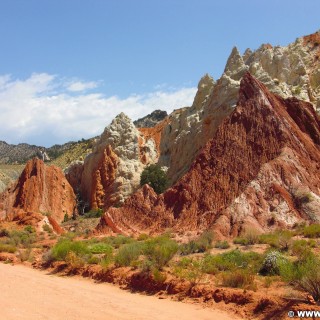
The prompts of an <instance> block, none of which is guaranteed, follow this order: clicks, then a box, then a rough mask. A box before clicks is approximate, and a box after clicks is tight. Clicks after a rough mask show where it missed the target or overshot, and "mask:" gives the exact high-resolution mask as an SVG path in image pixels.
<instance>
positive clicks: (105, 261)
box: [99, 252, 114, 269]
mask: <svg viewBox="0 0 320 320" xmlns="http://www.w3.org/2000/svg"><path fill="white" fill-rule="evenodd" d="M113 261H114V256H113V253H112V252H106V253H105V254H104V256H103V257H102V258H101V260H100V262H99V264H100V265H101V266H102V267H103V268H104V269H106V268H108V267H109V266H110V265H111V264H112V262H113Z"/></svg>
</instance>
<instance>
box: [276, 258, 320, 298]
mask: <svg viewBox="0 0 320 320" xmlns="http://www.w3.org/2000/svg"><path fill="white" fill-rule="evenodd" d="M280 274H281V277H282V279H283V280H284V281H286V282H288V283H290V284H292V285H294V286H295V287H297V288H299V289H301V290H304V291H306V292H308V293H309V294H311V295H312V297H313V298H314V300H315V301H319V300H320V260H319V258H318V257H316V256H315V255H314V254H312V255H309V256H308V257H306V258H305V259H298V260H297V261H294V262H290V261H286V263H282V264H281V266H280Z"/></svg>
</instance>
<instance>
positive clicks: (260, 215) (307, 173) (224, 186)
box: [98, 73, 320, 236]
mask: <svg viewBox="0 0 320 320" xmlns="http://www.w3.org/2000/svg"><path fill="white" fill-rule="evenodd" d="M319 137H320V123H319V117H318V116H317V114H316V112H315V111H314V109H313V106H312V105H311V104H310V103H307V102H303V101H300V100H297V99H296V98H288V99H283V98H281V97H280V96H277V95H274V94H272V93H270V92H269V91H268V90H267V88H266V87H265V86H264V85H263V84H262V83H260V82H259V81H257V80H256V79H255V78H253V77H252V76H251V75H250V74H249V73H246V74H245V76H244V77H243V79H242V81H241V86H240V92H239V99H238V103H237V107H236V108H235V110H234V111H233V112H232V114H231V115H230V116H228V117H227V118H226V119H225V120H224V121H223V122H222V123H221V125H220V126H219V127H218V129H217V130H216V132H215V134H214V136H213V138H212V139H210V140H209V141H208V142H207V144H206V146H205V148H204V149H203V150H202V152H201V153H200V154H199V155H198V156H197V157H196V159H195V161H194V162H193V163H192V165H191V168H190V170H189V171H188V172H187V173H186V174H185V175H184V176H183V177H182V179H181V180H180V181H179V182H178V183H177V184H175V185H174V186H173V187H172V188H170V189H169V190H167V191H166V192H165V193H164V194H162V195H159V196H157V195H156V194H155V193H154V191H153V190H152V189H151V188H150V187H149V186H144V187H143V188H141V189H140V190H139V191H138V192H137V193H135V194H134V195H132V196H131V197H129V198H128V199H127V200H126V201H125V204H124V206H123V207H122V208H121V209H117V208H110V209H109V210H108V211H107V212H106V213H105V215H104V216H103V217H102V219H101V222H100V224H99V226H98V230H100V231H110V230H112V231H115V232H119V231H121V232H127V233H135V232H146V231H151V232H157V231H163V230H164V229H165V228H168V227H170V228H172V227H173V228H175V229H176V230H177V231H183V230H202V229H206V228H213V229H214V230H215V231H216V232H218V233H220V234H222V235H224V236H235V235H237V234H239V233H240V232H241V231H242V230H243V229H244V228H245V227H254V228H255V229H258V230H259V229H260V230H267V229H268V228H273V227H276V226H284V227H290V226H293V225H294V224H295V223H297V222H299V221H301V220H308V221H320V210H319V208H320V197H319V195H320V174H319V172H320V145H319Z"/></svg>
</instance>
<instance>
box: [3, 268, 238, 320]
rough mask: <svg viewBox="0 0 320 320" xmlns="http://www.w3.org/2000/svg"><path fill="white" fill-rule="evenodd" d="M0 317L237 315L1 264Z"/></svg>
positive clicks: (121, 319)
mask: <svg viewBox="0 0 320 320" xmlns="http://www.w3.org/2000/svg"><path fill="white" fill-rule="evenodd" d="M0 318H1V319H6V320H20V319H21V320H24V319H25V320H29V319H32V320H38V319H39V320H45V319H50V320H55V319H57V320H73V319H76V320H82V319H86V320H87V319H90V320H102V319H103V320H128V319H130V320H145V319H153V320H162V319H166V320H174V319H181V320H182V319H183V320H189V319H190V320H191V319H192V320H194V319H197V320H202V319H203V320H204V319H208V320H209V319H210V320H215V319H217V320H231V319H232V320H236V319H237V318H236V317H234V316H231V315H229V314H226V313H223V312H222V311H218V310H212V309H203V308H202V307H201V306H197V305H191V304H185V303H181V302H175V301H171V300H167V299H163V300H160V299H158V298H156V297H153V296H144V295H140V294H132V293H130V292H126V291H124V290H121V289H119V288H117V287H115V286H112V285H111V284H107V283H102V284H97V283H94V282H92V281H89V280H87V279H82V278H65V277H59V276H56V275H48V274H47V273H46V272H41V271H37V270H33V269H31V268H27V267H24V266H19V265H15V266H12V265H8V264H3V263H0Z"/></svg>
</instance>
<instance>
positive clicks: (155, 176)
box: [140, 164, 168, 194]
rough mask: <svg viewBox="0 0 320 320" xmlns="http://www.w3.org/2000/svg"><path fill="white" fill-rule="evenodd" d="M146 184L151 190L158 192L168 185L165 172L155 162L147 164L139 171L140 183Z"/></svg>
mask: <svg viewBox="0 0 320 320" xmlns="http://www.w3.org/2000/svg"><path fill="white" fill-rule="evenodd" d="M145 184H148V185H149V186H151V187H152V188H153V190H154V191H155V192H156V193H158V194H160V193H163V192H164V191H165V190H166V189H167V187H168V178H167V175H166V173H165V172H164V171H163V170H162V169H161V167H160V166H159V165H157V164H151V165H149V166H147V167H146V168H145V169H144V170H143V171H142V173H141V178H140V185H141V186H143V185H145Z"/></svg>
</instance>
